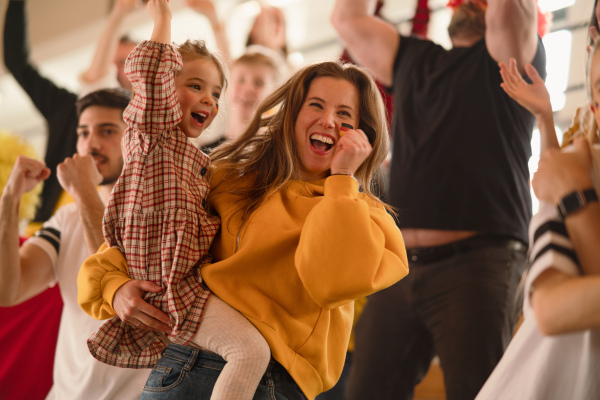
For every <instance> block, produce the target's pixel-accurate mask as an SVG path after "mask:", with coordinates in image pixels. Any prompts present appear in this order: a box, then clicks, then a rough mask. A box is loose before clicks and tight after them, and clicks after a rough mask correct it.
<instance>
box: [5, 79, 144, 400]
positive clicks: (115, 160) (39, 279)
mask: <svg viewBox="0 0 600 400" xmlns="http://www.w3.org/2000/svg"><path fill="white" fill-rule="evenodd" d="M130 97H131V94H130V92H129V91H127V90H124V89H105V90H99V91H96V92H92V93H90V94H88V95H86V96H85V97H83V98H81V99H79V100H78V101H77V103H76V105H77V114H78V116H79V121H78V126H77V154H75V155H73V157H68V158H66V159H65V161H63V162H62V163H61V164H59V165H58V168H57V175H58V180H59V182H60V183H61V186H62V187H63V189H64V190H66V191H67V192H68V193H69V194H70V195H72V196H73V198H74V199H75V203H70V204H67V205H65V206H63V207H61V208H59V209H58V210H57V212H56V213H55V214H54V216H53V217H52V218H50V219H49V220H48V221H46V222H45V223H44V224H43V226H42V229H41V230H40V231H38V233H37V234H36V236H34V237H32V238H30V239H29V240H27V241H26V242H25V243H24V244H23V245H22V246H21V247H20V248H19V233H18V221H19V217H18V214H19V213H18V210H19V207H20V204H21V198H22V196H23V194H24V193H26V192H28V191H29V190H31V189H32V188H33V187H35V186H36V185H37V184H38V183H39V182H40V181H42V180H45V179H47V178H48V176H49V175H50V169H49V168H48V167H47V166H46V164H45V163H44V162H42V161H37V160H34V159H32V158H28V157H25V156H20V157H19V158H18V159H17V161H16V162H15V166H14V167H13V169H12V171H11V175H10V177H9V179H8V181H7V183H6V186H5V187H4V190H3V192H2V196H1V197H0V221H2V223H1V224H0V306H3V307H4V306H11V305H16V304H19V303H21V302H23V301H25V300H27V299H29V298H31V297H33V296H35V295H37V294H38V293H40V292H42V291H43V290H45V289H46V288H47V287H49V286H53V285H55V284H56V283H58V285H59V287H60V292H61V296H62V299H63V302H64V308H63V313H62V317H61V321H60V327H59V332H58V340H57V345H56V353H55V359H54V368H53V380H54V384H53V387H52V389H51V391H50V393H49V394H48V397H47V399H50V400H52V399H125V400H126V399H132V400H133V399H137V398H138V397H139V395H140V393H141V391H142V388H143V387H144V382H146V379H147V378H148V375H149V373H150V370H149V369H138V370H129V369H128V370H125V369H122V368H117V367H113V366H109V365H106V364H104V363H102V362H100V361H97V360H96V359H94V358H93V357H92V355H91V354H90V353H89V351H88V348H87V345H86V340H87V338H88V337H89V336H90V335H91V334H92V333H93V332H95V331H96V330H97V329H98V328H99V327H100V325H101V323H102V322H101V321H96V320H94V319H92V318H90V317H88V316H87V315H86V314H85V313H84V312H83V310H81V309H80V308H79V306H78V305H77V274H78V272H79V267H80V266H81V264H82V263H83V261H84V260H85V259H86V257H88V256H89V255H90V254H92V253H94V252H95V251H96V250H97V249H98V247H100V245H101V244H102V243H103V236H102V216H103V215H104V208H105V202H106V199H107V198H108V195H109V194H110V192H111V190H112V188H113V186H114V184H115V182H116V180H117V178H118V177H119V174H120V173H121V170H122V168H123V159H122V156H121V138H122V137H123V132H124V131H125V127H126V125H125V122H124V121H123V116H122V115H123V110H124V109H125V107H126V106H127V104H128V103H129V99H130ZM23 373H24V374H27V372H25V371H23ZM30 379H31V381H32V382H34V381H35V379H36V377H35V376H31V377H30ZM1 394H2V390H1V389H0V397H2V395H1Z"/></svg>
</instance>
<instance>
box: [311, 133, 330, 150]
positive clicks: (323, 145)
mask: <svg viewBox="0 0 600 400" xmlns="http://www.w3.org/2000/svg"><path fill="white" fill-rule="evenodd" d="M334 143H335V142H334V141H333V139H332V138H330V137H328V136H323V135H319V134H318V133H313V134H312V135H310V144H311V146H312V147H313V148H314V149H315V150H317V151H323V152H325V151H328V150H331V148H332V147H333V145H334Z"/></svg>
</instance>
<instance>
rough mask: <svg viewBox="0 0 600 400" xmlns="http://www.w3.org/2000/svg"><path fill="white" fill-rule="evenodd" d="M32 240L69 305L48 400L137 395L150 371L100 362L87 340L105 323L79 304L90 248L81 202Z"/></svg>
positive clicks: (65, 209) (62, 210) (66, 209)
mask: <svg viewBox="0 0 600 400" xmlns="http://www.w3.org/2000/svg"><path fill="white" fill-rule="evenodd" d="M36 235H37V236H34V237H32V238H30V239H29V240H27V242H26V243H27V244H34V245H36V246H39V247H40V248H42V249H43V250H44V251H45V252H46V253H47V254H48V256H49V257H50V259H51V260H52V262H53V265H54V270H55V281H54V282H49V285H50V286H52V285H54V284H55V283H56V282H58V284H59V287H60V292H61V296H62V299H63V302H64V308H63V312H62V317H61V321H60V328H59V332H58V341H57V345H56V356H55V359H54V373H53V375H54V386H53V387H52V390H51V391H50V393H49V394H48V397H47V399H52V400H54V399H56V400H71V399H73V400H74V399H82V400H84V399H85V400H88V399H95V400H99V399H107V400H108V399H110V400H113V399H119V400H121V399H125V400H127V399H137V398H139V396H140V394H141V392H142V389H143V388H144V384H145V383H146V379H147V378H148V375H149V374H150V369H126V368H118V367H113V366H109V365H107V364H104V363H101V362H100V361H97V360H96V359H95V358H94V357H92V355H91V354H90V352H89V351H88V347H87V339H88V338H89V337H90V336H91V335H92V333H94V332H95V331H96V330H97V329H98V328H99V327H100V325H102V323H103V322H104V321H97V320H95V319H92V318H91V317H89V316H88V315H87V314H85V313H84V312H83V310H81V308H79V305H78V304H77V274H78V273H79V268H80V267H81V264H82V263H83V261H84V260H85V259H86V258H87V257H88V255H89V252H88V250H87V246H86V243H85V240H84V236H83V226H82V224H81V220H80V218H79V214H78V212H77V208H76V206H75V204H67V205H65V206H63V207H61V208H60V209H58V210H57V211H56V213H55V214H54V216H53V217H52V218H51V219H50V220H48V221H47V222H46V223H44V225H43V227H42V229H41V230H40V231H39V233H38V234H36Z"/></svg>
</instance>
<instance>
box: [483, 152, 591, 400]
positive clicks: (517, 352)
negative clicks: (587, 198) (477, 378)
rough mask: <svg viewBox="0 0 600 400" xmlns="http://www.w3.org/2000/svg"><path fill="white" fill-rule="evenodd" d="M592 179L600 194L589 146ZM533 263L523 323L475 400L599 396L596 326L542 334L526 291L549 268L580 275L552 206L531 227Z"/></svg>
mask: <svg viewBox="0 0 600 400" xmlns="http://www.w3.org/2000/svg"><path fill="white" fill-rule="evenodd" d="M592 156H593V157H592V158H593V162H594V173H593V174H592V178H593V181H594V185H595V187H596V191H597V192H598V193H600V190H599V189H600V179H598V177H600V174H598V172H599V171H600V150H599V149H598V148H597V147H596V148H593V149H592ZM529 237H530V243H531V254H530V260H531V267H530V270H529V272H528V275H527V278H526V281H525V294H526V296H525V301H524V304H523V318H524V321H523V324H522V325H521V327H520V328H519V330H518V331H517V333H516V334H515V337H514V338H513V339H512V341H511V342H510V345H509V346H508V348H507V349H506V352H505V353H504V356H503V357H502V359H501V360H500V362H499V363H498V365H497V366H496V369H494V371H493V372H492V375H490V377H489V379H488V380H487V382H486V383H485V385H484V386H483V388H482V389H481V391H480V392H479V394H478V395H477V397H476V400H490V399H498V400H506V399H518V400H529V399H539V400H570V399H574V400H575V399H577V400H579V399H582V400H584V399H585V400H590V399H600V330H598V329H593V330H586V331H580V332H575V333H570V334H563V335H554V336H545V335H543V334H542V333H541V332H540V330H539V329H538V325H537V321H536V318H535V314H534V312H533V309H532V307H531V299H530V295H531V293H532V284H533V282H534V281H535V280H536V278H537V277H538V276H539V275H540V274H541V273H542V272H544V271H545V270H547V269H548V268H555V269H557V270H560V271H561V272H563V273H565V274H569V275H574V276H575V275H580V274H581V272H580V267H579V264H578V263H577V259H576V254H575V252H574V250H573V247H572V244H571V241H570V239H569V237H568V235H566V229H565V227H564V223H563V222H562V220H561V218H560V217H559V215H558V211H557V209H556V207H555V206H553V205H549V204H546V203H541V204H540V210H539V212H538V213H537V214H536V215H534V217H533V218H532V220H531V224H530V226H529Z"/></svg>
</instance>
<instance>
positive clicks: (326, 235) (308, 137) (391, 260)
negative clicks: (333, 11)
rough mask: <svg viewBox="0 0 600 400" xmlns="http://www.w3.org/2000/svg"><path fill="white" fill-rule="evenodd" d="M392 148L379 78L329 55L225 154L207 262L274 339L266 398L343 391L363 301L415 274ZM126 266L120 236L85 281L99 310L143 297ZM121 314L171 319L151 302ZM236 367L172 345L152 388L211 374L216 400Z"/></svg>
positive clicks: (219, 154)
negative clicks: (386, 197)
mask: <svg viewBox="0 0 600 400" xmlns="http://www.w3.org/2000/svg"><path fill="white" fill-rule="evenodd" d="M274 107H278V111H277V112H276V113H275V114H272V113H271V114H270V115H269V116H266V114H265V113H266V112H267V111H269V110H271V109H273V108H274ZM353 127H357V129H354V128H353ZM388 144H389V143H388V131H387V125H386V119H385V111H384V106H383V103H382V100H381V97H380V94H379V92H378V89H377V87H376V85H375V83H374V82H373V80H372V79H371V77H370V76H369V75H368V74H367V73H365V72H364V70H362V69H361V68H359V67H356V66H354V65H350V64H347V65H341V64H339V63H336V62H324V63H319V64H314V65H311V66H308V67H305V68H304V69H302V70H300V71H299V72H298V73H296V74H295V75H294V76H293V77H292V78H290V80H289V81H288V82H287V83H285V84H284V85H283V86H282V87H281V88H280V89H278V90H277V91H276V92H275V93H273V94H272V95H271V96H269V98H267V99H266V100H265V101H264V102H263V103H262V104H261V106H260V107H259V109H258V110H257V113H256V116H255V117H254V119H253V120H252V122H251V124H250V126H249V127H248V129H247V130H246V132H245V133H244V134H243V135H242V136H240V137H239V138H238V139H237V140H235V141H234V142H231V143H227V144H225V145H223V146H222V147H220V148H218V149H217V150H216V151H215V152H214V153H213V154H212V155H211V158H212V159H213V164H212V170H213V171H212V176H211V188H212V189H211V190H212V191H211V196H210V199H211V200H210V206H211V208H212V210H213V211H214V212H215V213H216V214H218V215H219V216H220V217H221V230H220V231H219V233H218V234H217V237H216V238H215V241H214V243H213V246H212V248H211V253H212V255H213V258H214V262H213V263H212V264H209V265H207V266H205V267H203V268H202V271H201V272H202V277H203V280H204V282H205V284H206V285H207V286H208V287H209V288H210V290H211V291H212V292H214V293H215V294H216V295H217V296H219V297H220V298H221V299H222V300H224V301H225V302H226V303H228V304H229V305H231V306H233V307H234V308H235V309H237V310H238V311H239V312H241V313H242V314H243V315H244V316H246V317H247V318H248V320H250V322H252V323H253V324H254V325H255V326H256V328H257V329H258V330H259V331H260V332H261V333H262V335H263V336H264V337H265V339H266V341H267V343H268V344H269V346H270V348H271V352H272V355H273V359H274V360H273V361H272V362H271V364H270V366H269V368H268V369H267V372H266V373H265V376H264V378H263V380H261V383H260V385H259V387H258V389H257V392H256V394H255V397H254V398H255V399H277V398H286V399H296V398H297V399H303V398H309V399H313V398H314V397H315V396H316V395H317V394H319V393H321V392H323V391H325V390H328V389H329V388H331V387H332V386H333V385H334V384H335V382H336V381H337V379H338V378H339V376H340V374H341V371H342V367H343V363H344V358H345V354H346V350H347V347H348V341H349V338H350V331H351V326H352V319H353V301H354V300H356V299H358V298H361V297H364V296H367V295H369V294H371V293H374V292H376V291H378V290H381V289H384V288H386V287H388V286H390V285H392V284H394V283H395V282H397V281H398V280H400V279H402V278H403V277H404V276H406V274H407V273H408V263H407V260H406V251H405V248H404V242H403V240H402V235H401V233H400V231H399V230H398V228H397V226H396V224H395V222H394V220H393V218H392V217H391V216H390V214H389V213H388V210H389V207H388V206H387V205H385V204H383V203H382V202H381V201H380V200H378V199H377V197H376V196H375V195H373V193H372V192H371V183H372V177H373V174H374V173H375V171H376V169H377V167H378V166H379V164H380V163H381V162H382V161H383V159H384V158H385V155H386V154H387V150H388ZM126 273H127V265H126V263H125V260H124V258H123V257H122V255H121V254H120V253H119V252H118V251H117V250H115V249H110V248H108V249H107V248H106V245H105V246H103V248H101V249H100V252H99V253H98V254H97V255H95V256H92V257H91V258H90V259H88V260H87V261H86V263H85V264H84V265H83V266H82V269H81V272H80V279H79V290H80V304H87V306H86V307H85V311H86V312H88V313H89V314H90V315H92V316H94V317H96V318H98V317H99V316H102V317H104V318H106V317H107V315H114V314H115V311H114V309H113V304H115V305H116V304H117V298H119V297H120V296H122V297H121V299H119V304H123V303H124V302H125V301H122V300H124V299H125V297H127V296H129V298H127V301H126V302H128V303H129V304H135V303H136V301H135V300H136V299H134V298H133V297H132V296H131V295H129V293H131V291H129V290H120V288H125V287H126V286H127V285H131V284H133V283H135V282H136V281H130V279H129V278H128V276H127V275H126ZM90 282H96V284H90ZM138 297H139V296H138ZM138 303H139V302H138ZM117 308H118V307H117ZM118 309H119V308H118ZM146 309H147V308H146ZM157 311H158V310H157ZM154 315H155V316H156V315H159V314H158V313H156V314H154ZM119 316H120V317H121V318H122V319H123V320H124V321H125V322H130V323H133V324H134V325H137V324H139V323H140V321H141V322H143V323H144V325H145V326H147V327H149V328H151V327H157V326H159V325H158V324H159V322H158V321H156V320H154V321H151V319H152V318H151V317H150V316H149V315H148V312H147V311H142V309H141V308H140V307H137V306H131V307H130V308H129V309H127V310H125V309H119ZM159 319H160V318H159ZM167 320H168V319H167ZM163 321H164V319H163ZM223 365H224V361H223V360H222V359H220V357H218V356H215V355H213V354H210V353H207V352H204V351H201V350H198V349H195V348H192V347H186V346H179V345H175V344H169V345H168V347H167V349H166V351H165V353H164V355H163V358H162V359H161V360H159V362H158V363H157V364H156V366H155V369H154V371H153V373H152V374H151V376H150V378H149V380H148V383H147V386H146V387H145V389H144V393H143V394H142V397H141V398H143V399H166V398H170V399H172V398H184V396H186V395H188V394H189V393H188V392H186V388H187V386H186V382H187V381H188V380H190V379H194V380H196V387H197V381H198V380H203V381H204V382H206V384H205V386H206V393H204V392H203V393H198V392H195V393H194V395H195V396H196V397H195V398H202V399H204V398H207V399H208V398H209V396H210V391H211V390H212V385H213V384H214V380H216V376H218V373H219V370H220V368H222V366H223Z"/></svg>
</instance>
